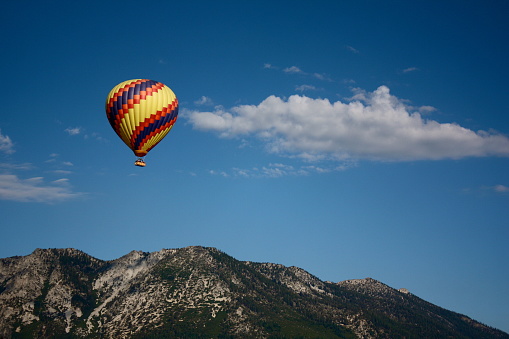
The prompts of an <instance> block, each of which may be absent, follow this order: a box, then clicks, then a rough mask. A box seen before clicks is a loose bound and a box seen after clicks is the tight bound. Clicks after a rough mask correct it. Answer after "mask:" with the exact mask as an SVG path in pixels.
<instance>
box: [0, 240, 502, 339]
mask: <svg viewBox="0 0 509 339" xmlns="http://www.w3.org/2000/svg"><path fill="white" fill-rule="evenodd" d="M55 337H56V338H509V335H508V334H507V333H504V332H502V331H499V330H497V329H494V328H491V327H489V326H486V325H483V324H481V323H479V322H477V321H475V320H472V319H470V318H469V317H467V316H465V315H461V314H458V313H455V312H451V311H448V310H445V309H443V308H440V307H438V306H435V305H433V304H430V303H428V302H426V301H424V300H422V299H420V298H418V297H417V296H415V295H413V294H411V293H409V292H408V291H406V290H404V289H401V290H396V289H393V288H391V287H389V286H387V285H385V284H383V283H381V282H379V281H376V280H374V279H370V278H367V279H357V280H347V281H342V282H339V283H332V282H325V281H321V280H320V279H318V278H317V277H315V276H313V275H311V274H309V273H308V272H306V271H304V270H302V269H300V268H297V267H285V266H283V265H278V264H271V263H255V262H249V261H239V260H236V259H234V258H233V257H231V256H229V255H227V254H225V253H223V252H221V251H219V250H217V249H215V248H205V247H186V248H181V249H164V250H161V251H159V252H153V253H145V252H139V251H133V252H131V253H129V254H127V255H125V256H123V257H121V258H119V259H116V260H112V261H103V260H99V259H96V258H93V257H91V256H90V255H88V254H86V253H83V252H81V251H78V250H75V249H36V250H35V251H34V252H33V253H32V254H30V255H27V256H22V257H21V256H18V257H11V258H5V259H0V338H55Z"/></svg>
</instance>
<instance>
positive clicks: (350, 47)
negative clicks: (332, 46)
mask: <svg viewBox="0 0 509 339" xmlns="http://www.w3.org/2000/svg"><path fill="white" fill-rule="evenodd" d="M345 48H346V49H347V50H349V51H350V52H352V53H355V54H359V53H360V52H359V50H357V49H356V48H353V47H352V46H348V45H347V46H345Z"/></svg>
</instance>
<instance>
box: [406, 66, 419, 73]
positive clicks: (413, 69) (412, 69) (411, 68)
mask: <svg viewBox="0 0 509 339" xmlns="http://www.w3.org/2000/svg"><path fill="white" fill-rule="evenodd" d="M418 70H419V69H418V68H417V67H408V68H405V69H404V70H403V73H410V72H415V71H418Z"/></svg>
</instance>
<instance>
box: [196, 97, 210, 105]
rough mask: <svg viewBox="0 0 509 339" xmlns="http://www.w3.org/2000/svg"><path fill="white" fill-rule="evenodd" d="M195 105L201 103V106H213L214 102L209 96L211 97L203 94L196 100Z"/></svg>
mask: <svg viewBox="0 0 509 339" xmlns="http://www.w3.org/2000/svg"><path fill="white" fill-rule="evenodd" d="M194 104H195V105H200V106H203V105H208V106H211V105H213V104H214V103H213V102H212V99H211V98H209V97H206V96H202V97H201V98H200V99H198V100H196V101H195V102H194Z"/></svg>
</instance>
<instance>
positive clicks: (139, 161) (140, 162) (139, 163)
mask: <svg viewBox="0 0 509 339" xmlns="http://www.w3.org/2000/svg"><path fill="white" fill-rule="evenodd" d="M134 166H139V167H145V166H147V164H146V163H145V160H143V159H142V158H138V159H136V161H135V162H134Z"/></svg>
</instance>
